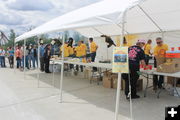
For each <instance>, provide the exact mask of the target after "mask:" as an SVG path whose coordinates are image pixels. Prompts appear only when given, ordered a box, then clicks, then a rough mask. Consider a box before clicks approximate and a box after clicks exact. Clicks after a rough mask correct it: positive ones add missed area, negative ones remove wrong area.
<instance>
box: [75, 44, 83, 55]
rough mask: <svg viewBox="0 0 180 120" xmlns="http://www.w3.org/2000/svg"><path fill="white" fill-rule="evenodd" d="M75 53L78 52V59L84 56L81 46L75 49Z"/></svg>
mask: <svg viewBox="0 0 180 120" xmlns="http://www.w3.org/2000/svg"><path fill="white" fill-rule="evenodd" d="M75 51H76V57H81V56H82V50H81V47H80V46H77V47H76V48H75Z"/></svg>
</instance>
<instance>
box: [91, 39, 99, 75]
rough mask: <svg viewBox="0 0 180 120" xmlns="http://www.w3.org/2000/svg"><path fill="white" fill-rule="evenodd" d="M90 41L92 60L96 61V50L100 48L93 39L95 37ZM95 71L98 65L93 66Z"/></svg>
mask: <svg viewBox="0 0 180 120" xmlns="http://www.w3.org/2000/svg"><path fill="white" fill-rule="evenodd" d="M89 42H90V53H91V61H92V62H95V59H96V51H97V49H98V46H97V45H96V43H95V42H94V41H93V38H89ZM93 71H94V72H95V71H97V68H96V67H93Z"/></svg>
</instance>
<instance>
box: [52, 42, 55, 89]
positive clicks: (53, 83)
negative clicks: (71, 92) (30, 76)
mask: <svg viewBox="0 0 180 120" xmlns="http://www.w3.org/2000/svg"><path fill="white" fill-rule="evenodd" d="M54 45H55V44H54ZM54 45H53V49H54V51H53V52H54V53H53V55H55V46H54ZM52 70H53V81H52V85H53V86H54V87H55V80H54V59H53V68H52Z"/></svg>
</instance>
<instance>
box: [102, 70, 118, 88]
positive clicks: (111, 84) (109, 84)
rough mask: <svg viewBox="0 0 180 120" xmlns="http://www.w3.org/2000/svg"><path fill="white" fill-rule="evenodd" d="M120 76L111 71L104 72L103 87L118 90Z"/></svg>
mask: <svg viewBox="0 0 180 120" xmlns="http://www.w3.org/2000/svg"><path fill="white" fill-rule="evenodd" d="M117 79H118V74H114V73H112V72H111V71H110V72H109V71H108V72H104V76H103V86H104V87H105V88H117Z"/></svg>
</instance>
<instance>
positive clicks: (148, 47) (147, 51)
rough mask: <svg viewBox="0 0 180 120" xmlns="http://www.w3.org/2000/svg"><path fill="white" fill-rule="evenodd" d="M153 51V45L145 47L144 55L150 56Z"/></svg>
mask: <svg viewBox="0 0 180 120" xmlns="http://www.w3.org/2000/svg"><path fill="white" fill-rule="evenodd" d="M151 49H152V47H151V45H150V44H146V45H145V47H144V53H145V54H146V55H150V53H151Z"/></svg>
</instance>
